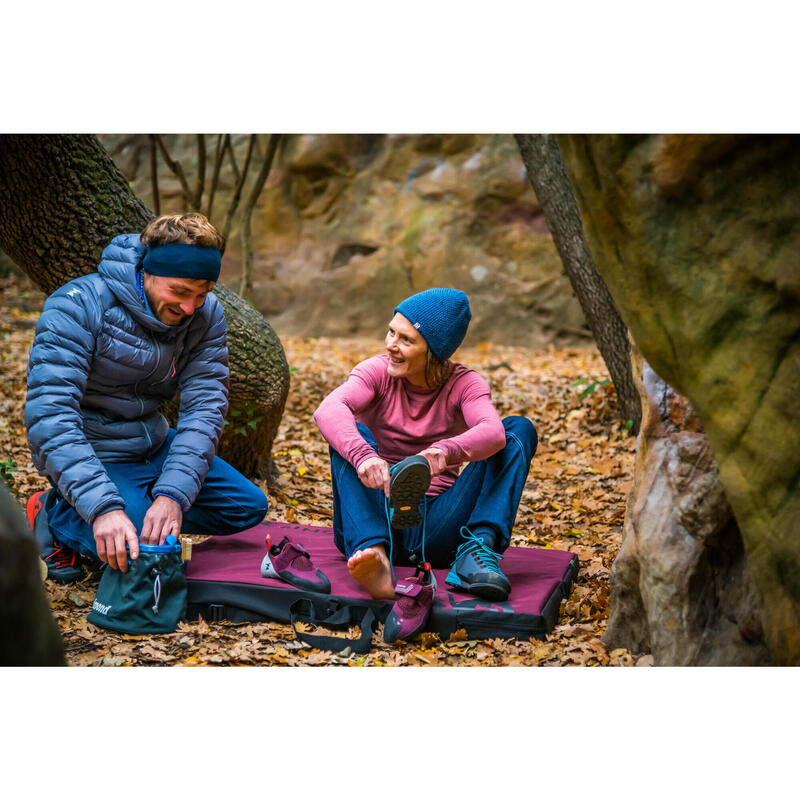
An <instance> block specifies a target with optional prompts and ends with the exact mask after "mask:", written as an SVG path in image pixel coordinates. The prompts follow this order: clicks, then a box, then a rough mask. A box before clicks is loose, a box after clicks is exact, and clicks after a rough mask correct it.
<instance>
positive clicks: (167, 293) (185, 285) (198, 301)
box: [144, 272, 214, 325]
mask: <svg viewBox="0 0 800 800" xmlns="http://www.w3.org/2000/svg"><path fill="white" fill-rule="evenodd" d="M213 288H214V281H203V280H197V279H195V278H164V277H162V276H161V275H151V274H150V273H149V272H145V273H144V293H145V294H146V295H147V302H148V303H149V304H150V308H151V309H152V310H153V313H154V314H155V315H156V318H157V319H158V320H159V321H160V322H163V323H165V324H167V325H177V324H178V323H179V322H181V321H182V320H183V319H184V318H185V317H188V316H190V315H191V314H194V312H195V311H197V309H198V308H200V306H202V305H203V303H204V302H205V300H206V295H207V294H208V293H209V292H210V291H211V290H212V289H213Z"/></svg>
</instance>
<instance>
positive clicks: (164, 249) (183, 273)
mask: <svg viewBox="0 0 800 800" xmlns="http://www.w3.org/2000/svg"><path fill="white" fill-rule="evenodd" d="M221 264H222V254H221V253H220V252H219V250H217V248H216V247H206V246H205V245H201V244H180V243H178V242H170V243H169V244H158V245H153V246H151V247H148V248H147V252H146V253H145V254H144V259H142V267H143V268H144V271H145V272H149V273H150V274H151V275H161V276H162V277H165V278H191V279H193V280H199V281H214V282H216V281H217V279H218V278H219V270H220V266H221Z"/></svg>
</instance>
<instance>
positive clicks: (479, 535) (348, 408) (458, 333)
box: [314, 288, 537, 600]
mask: <svg viewBox="0 0 800 800" xmlns="http://www.w3.org/2000/svg"><path fill="white" fill-rule="evenodd" d="M471 316H472V315H471V313H470V309H469V300H468V299H467V296H466V295H465V294H464V293H463V292H460V291H457V290H455V289H438V288H437V289H428V290H427V291H424V292H420V293H419V294H415V295H412V296H411V297H408V298H406V299H405V300H403V302H402V303H400V304H399V305H398V306H397V307H396V308H395V309H394V317H393V318H392V321H391V322H390V323H389V330H388V333H387V334H386V342H385V346H386V352H385V353H384V354H382V355H378V356H375V357H373V358H369V359H367V360H366V361H362V362H361V363H360V364H358V365H356V366H355V367H354V368H353V370H352V372H351V373H350V376H349V378H348V379H347V381H346V382H345V383H344V384H342V385H341V386H339V387H338V388H337V389H335V390H334V391H333V392H331V393H330V394H329V395H328V396H327V397H326V398H325V399H324V400H323V401H322V403H321V404H320V406H319V408H318V409H317V410H316V412H315V413H314V420H315V422H316V423H317V425H318V426H319V429H320V431H321V432H322V435H323V436H324V437H325V439H326V440H327V441H328V443H329V444H330V446H331V448H330V453H331V476H332V481H333V508H334V512H333V513H334V519H333V527H334V541H335V542H336V546H337V547H338V548H339V549H340V550H341V551H342V553H344V555H345V557H346V558H347V566H348V568H349V569H350V573H351V574H352V576H353V577H354V578H355V579H356V580H357V581H358V582H359V583H360V584H361V585H362V586H364V588H365V589H366V590H367V591H368V592H369V593H370V595H371V596H372V597H373V598H376V599H384V600H392V599H394V598H395V588H396V587H395V585H394V581H393V570H392V565H393V564H406V565H407V564H417V565H421V564H423V563H424V562H429V563H430V564H431V565H433V566H434V567H447V566H449V567H451V570H450V573H449V574H448V576H447V583H448V584H449V585H451V586H455V587H458V588H460V589H462V590H466V591H469V592H471V593H473V594H475V595H478V596H480V597H485V598H488V599H492V600H505V599H506V598H507V597H508V594H509V591H510V588H511V587H510V584H509V582H508V580H507V578H506V576H505V575H503V572H502V570H501V569H500V566H499V563H498V561H499V559H501V558H502V556H501V555H500V554H501V553H502V552H503V551H504V550H505V549H506V548H507V547H508V544H509V539H510V535H511V529H512V527H513V524H514V519H515V517H516V514H517V507H518V505H519V500H520V497H521V495H522V488H523V486H524V485H525V478H526V477H527V474H528V468H529V466H530V461H531V458H532V457H533V454H534V452H535V451H536V444H537V436H536V430H535V429H534V426H533V424H532V423H531V422H530V421H529V420H527V419H525V418H523V417H508V418H507V419H505V420H502V421H501V420H500V417H499V415H498V413H497V410H496V409H495V407H494V405H493V404H492V400H491V396H490V390H489V385H488V384H487V382H486V381H485V380H484V379H483V378H482V377H481V376H480V375H478V374H477V373H476V372H474V371H473V370H471V369H467V368H466V367H464V366H463V365H461V364H458V363H455V362H453V361H450V360H449V359H450V356H452V355H453V353H454V352H455V351H456V349H457V348H458V346H459V345H460V344H461V342H462V341H463V339H464V336H465V334H466V332H467V326H468V325H469V321H470V319H471ZM410 456H411V457H412V458H409V457H410ZM413 456H417V457H416V458H413ZM464 462H468V464H467V466H466V467H465V468H464V470H463V471H461V473H460V474H459V467H460V465H461V464H463V463H464ZM420 464H422V465H424V467H423V471H424V475H421V474H420V473H421V470H420ZM428 481H429V482H430V485H429V486H428ZM423 495H424V497H423ZM409 498H411V499H410V500H409ZM415 501H416V502H415ZM420 501H422V502H421V508H419V506H418V504H419V502H420ZM403 586H404V587H405V586H408V582H403ZM400 588H401V584H398V592H399V591H400ZM431 595H432V593H431Z"/></svg>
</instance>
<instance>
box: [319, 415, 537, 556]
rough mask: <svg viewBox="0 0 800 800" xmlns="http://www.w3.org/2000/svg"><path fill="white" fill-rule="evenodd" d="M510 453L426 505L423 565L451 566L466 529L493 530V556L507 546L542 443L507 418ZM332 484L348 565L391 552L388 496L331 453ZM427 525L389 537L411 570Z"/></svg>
mask: <svg viewBox="0 0 800 800" xmlns="http://www.w3.org/2000/svg"><path fill="white" fill-rule="evenodd" d="M503 427H504V428H505V431H506V446H505V447H504V448H503V449H502V450H500V452H498V453H495V454H494V455H493V456H491V457H489V458H487V459H486V460H484V461H474V462H472V463H470V464H467V466H466V467H464V469H463V470H462V471H461V473H460V474H459V476H458V478H457V479H456V482H455V483H454V484H453V485H452V486H451V487H450V488H449V489H448V490H447V491H446V492H443V493H442V494H440V495H437V496H436V497H434V498H427V499H426V501H424V502H425V503H427V518H426V520H425V541H424V544H425V553H424V557H425V560H426V561H429V562H430V563H431V564H432V565H433V566H434V567H437V568H439V567H449V566H450V564H451V563H452V561H453V558H454V557H455V551H456V549H457V547H458V545H459V544H460V543H461V542H462V541H463V540H462V538H461V534H460V532H461V527H462V526H463V525H466V526H467V527H468V528H469V529H470V530H472V531H474V530H476V529H477V528H487V527H488V528H490V529H492V530H494V532H495V547H494V550H495V551H496V552H499V553H502V552H503V551H504V550H505V549H506V548H507V547H508V544H509V541H510V538H511V529H512V528H513V527H514V520H515V519H516V516H517V508H518V507H519V501H520V498H521V497H522V489H523V487H524V486H525V479H526V478H527V476H528V469H529V468H530V463H531V459H532V458H533V454H534V453H535V452H536V445H537V443H538V438H537V435H536V429H535V428H534V426H533V423H532V422H531V421H530V420H528V419H525V418H524V417H506V419H504V420H503ZM358 430H359V432H360V433H361V435H362V436H363V437H364V439H365V440H366V441H367V442H369V444H370V445H372V446H373V447H375V449H376V450H377V446H376V445H375V439H374V438H373V436H372V434H371V432H370V431H369V429H368V428H367V427H366V426H365V425H362V424H360V423H359V425H358ZM330 454H331V476H332V481H333V531H334V543H335V544H336V546H337V547H338V548H339V550H341V552H342V553H344V555H345V558H350V556H351V555H352V554H353V553H354V552H355V551H356V550H361V549H363V548H365V547H369V546H370V545H373V544H379V543H380V544H383V545H385V546H386V552H387V553H388V552H389V550H390V546H389V544H390V543H389V535H390V534H389V531H390V528H389V523H388V521H387V517H386V510H385V502H384V501H385V495H384V493H383V490H381V489H370V488H368V487H366V486H364V484H363V483H361V481H360V479H359V477H358V473H357V472H356V470H355V469H354V468H353V466H352V465H351V464H350V463H349V462H348V461H346V460H345V459H344V458H342V457H341V456H340V455H339V453H338V452H337V451H336V450H334V449H333V448H330ZM422 527H423V526H422V523H420V524H419V525H417V526H415V527H414V528H408V529H406V530H402V531H396V530H392V542H391V551H392V562H393V563H394V564H398V565H409V564H412V563H414V562H415V561H416V562H421V561H422V557H423V553H422V544H423V540H422Z"/></svg>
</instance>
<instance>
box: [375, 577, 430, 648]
mask: <svg viewBox="0 0 800 800" xmlns="http://www.w3.org/2000/svg"><path fill="white" fill-rule="evenodd" d="M435 588H436V584H435V579H434V578H433V572H432V571H431V565H430V564H427V563H426V564H423V565H422V567H418V568H417V571H416V572H415V573H414V576H413V577H411V578H403V579H402V580H399V581H398V582H397V583H396V584H395V587H394V592H395V596H396V599H395V601H394V605H393V606H392V610H391V611H390V612H389V616H388V617H387V618H386V623H385V624H384V626H383V640H384V641H385V642H390V643H391V642H396V641H397V640H398V639H403V640H404V641H408V640H409V639H411V638H412V637H413V636H416V634H417V633H419V632H420V631H421V630H422V629H423V628H424V627H425V623H426V622H427V621H428V617H429V616H430V614H431V608H433V593H434V590H435Z"/></svg>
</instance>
